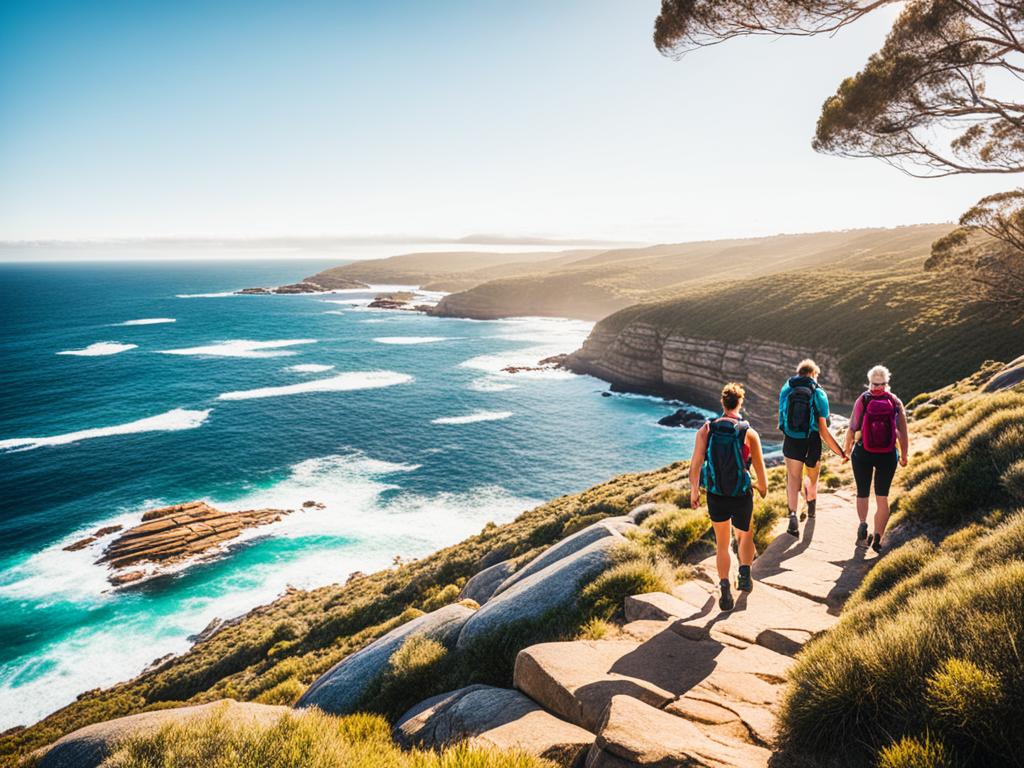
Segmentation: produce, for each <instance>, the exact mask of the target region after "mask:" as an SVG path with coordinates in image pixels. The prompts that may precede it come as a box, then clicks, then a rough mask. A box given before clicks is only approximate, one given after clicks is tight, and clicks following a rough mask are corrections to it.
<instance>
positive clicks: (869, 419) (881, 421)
mask: <svg viewBox="0 0 1024 768" xmlns="http://www.w3.org/2000/svg"><path fill="white" fill-rule="evenodd" d="M862 397H863V402H864V417H863V419H861V423H860V442H861V445H862V446H863V447H864V450H865V451H867V452H868V453H889V452H891V451H893V450H895V449H896V417H897V416H898V414H899V407H898V406H897V404H896V398H895V397H894V396H893V395H891V394H890V393H888V392H884V393H882V394H880V395H872V394H871V393H870V392H865V393H864V394H863V395H862Z"/></svg>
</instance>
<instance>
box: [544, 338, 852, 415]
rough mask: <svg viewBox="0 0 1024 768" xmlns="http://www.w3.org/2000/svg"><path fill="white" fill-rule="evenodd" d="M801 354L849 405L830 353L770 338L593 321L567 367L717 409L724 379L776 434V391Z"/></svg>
mask: <svg viewBox="0 0 1024 768" xmlns="http://www.w3.org/2000/svg"><path fill="white" fill-rule="evenodd" d="M805 357H811V358H813V359H814V360H815V361H816V362H817V363H818V365H820V366H821V379H820V381H821V384H822V386H824V387H825V389H826V390H828V392H829V396H830V398H831V399H832V401H833V402H836V403H849V402H852V401H853V400H854V399H855V398H856V397H857V394H859V393H858V392H857V391H856V390H855V389H853V388H851V387H850V386H849V384H848V383H846V382H844V381H842V379H841V378H840V374H839V366H838V363H839V361H838V358H837V357H836V356H835V354H834V353H832V352H831V351H830V350H823V349H810V348H805V347H798V346H790V345H785V344H779V343H776V342H770V341H756V340H747V341H737V342H728V343H727V342H723V341H718V340H715V339H700V338H695V337H692V336H686V335H683V334H677V333H672V332H667V331H665V330H663V329H661V328H659V327H657V326H655V325H652V324H650V323H646V322H632V323H629V324H627V325H626V326H625V327H624V328H621V329H613V328H611V327H608V326H607V325H606V324H603V323H598V324H597V326H595V327H594V330H593V331H592V332H591V334H590V336H589V337H588V338H587V340H586V341H585V342H584V344H583V347H582V348H581V349H579V350H577V351H576V352H574V353H572V354H571V355H569V357H568V358H567V359H566V361H565V364H564V365H565V367H566V368H568V369H569V370H571V371H575V372H576V373H584V374H590V375H592V376H596V377H598V378H601V379H604V380H605V381H608V382H610V383H611V384H612V387H613V388H614V389H618V390H621V391H628V392H638V393H643V394H655V395H660V396H665V397H671V398H677V399H680V400H684V401H686V402H691V403H693V404H694V405H698V406H700V407H702V408H709V409H712V410H713V409H717V408H719V407H720V405H719V402H718V395H719V393H720V392H721V389H722V385H723V384H725V383H726V382H728V381H739V382H741V383H742V384H743V385H744V387H745V388H746V391H747V398H746V406H745V410H746V412H747V414H748V416H749V418H750V420H751V422H752V423H753V424H754V426H756V427H757V428H758V429H759V430H761V431H762V432H765V433H768V434H776V433H777V416H776V411H777V408H778V392H779V389H780V388H781V387H782V385H783V383H785V381H786V379H787V378H788V377H789V376H790V375H792V374H793V373H795V372H796V367H797V365H798V363H799V362H800V361H801V360H802V359H803V358H805Z"/></svg>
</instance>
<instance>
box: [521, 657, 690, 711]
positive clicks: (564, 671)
mask: <svg viewBox="0 0 1024 768" xmlns="http://www.w3.org/2000/svg"><path fill="white" fill-rule="evenodd" d="M648 642H650V641H648ZM645 646H646V644H644V643H639V642H634V641H630V640H579V641H576V642H570V643H541V644H539V645H531V646H530V647H529V648H524V649H523V650H521V651H520V652H519V654H518V655H517V656H516V665H515V671H514V673H513V681H514V683H515V686H516V688H518V689H519V690H521V691H523V692H524V693H525V694H527V695H528V696H529V697H530V698H531V699H533V700H534V701H536V702H538V703H539V704H542V705H543V706H545V707H547V708H548V709H550V710H551V711H552V712H555V713H556V714H558V715H560V716H561V717H563V718H565V719H566V720H568V721H569V722H570V723H575V724H576V725H579V726H581V727H582V728H586V729H587V730H590V731H594V730H597V727H598V726H599V724H600V722H601V716H602V715H603V714H604V710H605V709H606V708H607V706H608V702H609V701H611V699H612V697H613V696H615V695H618V694H623V695H628V696H632V697H634V698H636V699H638V700H640V701H645V702H648V703H649V704H652V705H654V706H656V707H663V706H665V705H666V704H668V703H669V702H671V701H672V700H673V699H674V698H675V693H674V692H673V691H670V690H667V689H665V688H663V687H661V686H659V685H658V684H657V683H655V682H652V681H650V680H647V679H644V678H643V677H638V676H636V675H634V674H631V673H632V672H634V671H636V670H634V669H633V668H632V666H631V665H630V664H629V662H628V658H629V657H630V655H632V654H638V653H640V652H641V649H642V648H644V647H645ZM624 660H626V661H624Z"/></svg>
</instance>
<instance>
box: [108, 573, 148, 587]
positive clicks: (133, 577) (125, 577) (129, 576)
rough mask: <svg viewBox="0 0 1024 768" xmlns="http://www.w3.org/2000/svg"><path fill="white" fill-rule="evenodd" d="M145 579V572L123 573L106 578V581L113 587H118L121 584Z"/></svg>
mask: <svg viewBox="0 0 1024 768" xmlns="http://www.w3.org/2000/svg"><path fill="white" fill-rule="evenodd" d="M145 577H146V573H145V571H125V572H124V573H115V574H112V575H111V576H108V577H107V581H109V582H110V583H111V584H113V585H114V586H115V587H120V586H121V585H122V584H131V583H132V582H133V581H139V580H140V579H144V578H145Z"/></svg>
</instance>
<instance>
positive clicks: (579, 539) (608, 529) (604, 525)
mask: <svg viewBox="0 0 1024 768" xmlns="http://www.w3.org/2000/svg"><path fill="white" fill-rule="evenodd" d="M635 527H636V526H635V525H634V524H633V522H632V521H631V520H630V519H629V518H628V517H626V516H623V517H608V518H605V519H604V520H598V521H597V522H596V523H593V524H592V525H588V526H587V527H586V528H583V529H582V530H579V531H576V533H574V534H572V535H571V536H566V537H565V538H564V539H562V540H561V541H559V542H556V543H555V544H552V545H551V546H550V547H548V548H547V549H545V550H544V551H543V552H541V553H540V554H539V555H537V557H535V558H533V560H531V561H530V562H528V563H527V564H526V565H524V566H523V567H522V568H520V569H519V570H518V571H516V572H515V573H514V574H512V575H511V576H509V577H508V578H507V579H506V580H505V581H504V582H502V584H501V585H500V586H499V587H498V588H497V589H496V590H495V592H494V594H495V595H500V594H501V593H502V592H504V591H505V590H506V589H510V588H511V587H514V586H515V585H516V584H518V583H519V582H520V581H522V580H523V579H525V578H527V577H529V576H532V575H533V574H535V573H537V572H538V571H541V570H543V569H545V568H547V567H548V566H549V565H551V564H552V563H555V562H557V561H558V560H561V559H562V558H564V557H568V556H569V555H572V554H574V553H576V552H579V551H580V550H581V549H583V548H584V547H586V546H588V545H590V544H592V543H594V542H595V541H597V540H598V539H603V538H605V537H606V536H611V537H613V538H616V539H617V540H619V541H621V540H622V538H623V537H622V534H623V533H624V532H625V531H628V530H631V529H633V528H635Z"/></svg>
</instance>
